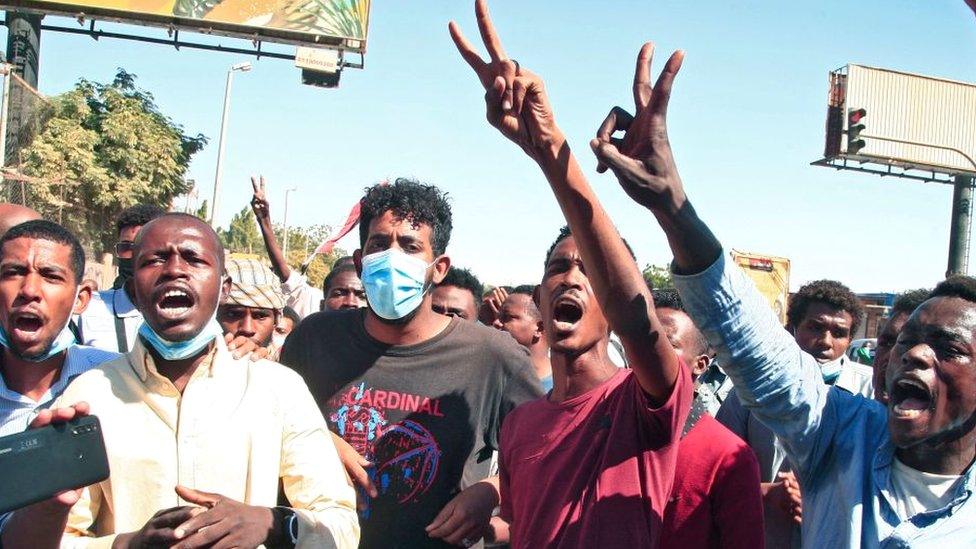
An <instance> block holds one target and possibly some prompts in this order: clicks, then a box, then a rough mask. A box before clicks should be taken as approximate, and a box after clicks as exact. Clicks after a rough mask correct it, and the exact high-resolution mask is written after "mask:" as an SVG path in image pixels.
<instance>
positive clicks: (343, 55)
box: [0, 14, 366, 69]
mask: <svg viewBox="0 0 976 549" xmlns="http://www.w3.org/2000/svg"><path fill="white" fill-rule="evenodd" d="M49 15H57V16H58V17H61V16H62V15H60V14H49ZM77 20H78V23H79V28H74V27H67V26H60V25H45V24H41V30H42V31H53V32H63V33H66V34H76V35H81V36H89V37H91V38H92V39H93V40H96V41H97V40H99V39H101V38H112V39H117V40H131V41H135V42H145V43H148V44H158V45H162V46H172V47H173V48H174V49H176V50H179V49H180V48H187V49H198V50H207V51H219V52H224V53H233V54H240V55H253V56H255V57H256V58H257V59H260V58H262V57H267V58H269V59H285V60H289V61H294V60H295V54H293V53H283V52H278V51H273V50H266V49H264V42H263V41H262V40H260V39H258V38H253V39H252V40H251V43H252V44H253V46H254V47H253V49H247V48H239V47H234V46H224V45H221V44H204V43H202V42H187V41H185V40H181V39H180V29H178V28H171V29H166V30H167V35H168V38H158V37H153V36H144V35H139V34H129V33H124V32H114V31H107V30H103V29H98V28H96V24H97V23H98V22H99V21H98V20H96V19H89V20H87V21H86V20H85V18H84V17H78V18H77ZM111 22H113V23H122V24H131V22H130V21H111ZM86 23H87V25H86ZM0 25H2V26H8V25H7V19H6V17H4V18H3V19H2V20H0ZM145 26H146V27H148V28H154V29H157V28H158V29H161V30H162V28H161V27H153V26H150V25H145ZM191 32H194V33H196V34H207V33H203V32H200V31H199V29H196V30H193V31H191ZM221 36H224V35H221ZM224 37H226V38H231V39H240V40H244V39H245V38H242V37H239V36H224ZM273 43H274V44H278V43H277V42H273ZM306 47H308V46H306ZM339 53H340V65H341V67H342V68H348V69H363V68H365V67H366V56H365V55H364V54H363V53H360V52H357V51H349V50H342V49H340V50H339ZM349 54H353V55H356V56H358V59H356V58H354V59H353V60H350V59H349V57H348V56H349Z"/></svg>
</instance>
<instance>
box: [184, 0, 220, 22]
mask: <svg viewBox="0 0 976 549" xmlns="http://www.w3.org/2000/svg"><path fill="white" fill-rule="evenodd" d="M219 3H220V0H176V3H175V4H174V5H173V15H176V16H178V17H192V18H194V19H203V17H204V16H205V15H207V14H208V13H210V10H212V9H214V6H216V5H217V4H219Z"/></svg>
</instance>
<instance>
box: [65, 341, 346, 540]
mask: <svg viewBox="0 0 976 549" xmlns="http://www.w3.org/2000/svg"><path fill="white" fill-rule="evenodd" d="M214 347H215V348H214V350H213V351H212V352H211V354H210V357H209V359H208V360H207V361H206V362H205V363H204V364H202V365H201V366H200V367H198V368H197V370H196V371H195V372H194V373H193V375H192V377H191V378H190V381H189V382H188V383H187V385H186V387H185V389H184V391H183V394H182V395H180V393H179V392H178V391H177V390H176V387H175V386H174V385H173V384H172V383H171V382H170V381H169V380H168V379H167V378H166V377H164V376H162V375H160V374H159V372H157V370H156V367H155V365H154V363H153V359H152V356H151V355H150V354H149V353H148V352H147V351H146V347H145V344H144V342H143V341H142V340H141V338H140V339H139V341H138V342H137V343H136V345H135V348H134V349H133V350H132V351H131V352H130V353H129V354H127V355H123V356H122V357H120V358H119V359H116V360H113V361H110V362H107V363H104V364H102V365H101V366H99V367H97V368H95V369H94V370H91V371H88V372H86V373H85V374H82V375H81V376H79V377H78V378H77V379H75V380H74V382H73V383H72V384H71V385H70V386H69V387H68V388H67V390H65V392H64V394H63V395H62V396H61V398H60V399H59V401H58V404H57V405H60V406H66V405H70V404H73V403H75V402H78V401H86V402H88V403H89V404H90V405H91V413H92V414H94V415H96V416H98V418H99V420H100V421H101V425H102V431H103V435H104V437H105V446H106V448H107V451H108V459H109V466H110V469H111V476H110V477H109V479H108V480H105V481H103V482H100V483H98V484H95V485H92V486H89V487H88V488H85V490H84V492H83V494H82V498H81V500H80V501H79V502H78V503H77V504H75V506H74V507H72V509H71V513H70V516H69V518H68V527H67V529H66V531H65V536H64V538H63V541H62V547H90V548H95V547H110V546H111V544H112V540H113V539H114V537H115V534H119V533H125V532H132V531H136V530H138V529H140V528H142V526H143V525H144V524H145V523H146V522H147V521H148V520H149V519H150V518H151V517H152V516H153V514H155V513H156V512H157V511H159V510H162V509H167V508H170V507H174V506H178V505H186V504H187V503H186V502H185V501H183V500H181V499H180V498H179V497H178V496H177V495H176V492H175V491H174V488H175V486H176V485H178V484H179V485H183V486H187V487H190V488H195V489H197V490H203V491H206V492H214V493H218V494H221V495H224V496H226V497H229V498H231V499H234V500H237V501H241V502H244V503H247V504H249V505H256V506H263V507H274V506H275V505H276V504H277V496H278V479H279V478H280V479H281V481H282V483H283V486H284V490H285V495H286V496H287V497H288V501H289V502H290V503H291V507H292V508H293V509H295V512H296V514H297V515H298V547H316V548H318V547H339V548H344V547H349V548H353V547H356V546H357V545H358V543H359V521H358V517H357V516H356V494H355V491H354V490H353V488H352V485H351V484H350V482H349V479H348V477H347V476H346V473H345V471H344V469H343V467H342V464H341V463H340V461H339V456H338V454H337V453H336V449H335V446H334V445H333V443H332V438H331V437H330V435H329V431H328V429H327V427H326V424H325V421H324V419H323V418H322V414H321V413H320V412H319V409H318V407H317V406H316V404H315V401H314V400H313V398H312V395H311V394H310V393H309V391H308V388H307V387H306V385H305V382H304V381H303V380H302V379H301V377H300V376H298V374H296V373H295V372H293V371H291V370H289V369H288V368H285V367H284V366H281V365H280V364H277V363H274V362H270V361H266V360H262V361H258V362H251V361H250V360H248V359H246V358H245V359H241V360H235V359H234V358H233V356H231V354H230V353H229V352H228V350H227V347H226V346H225V345H224V342H223V341H222V340H221V339H220V338H217V340H216V345H215V346H214Z"/></svg>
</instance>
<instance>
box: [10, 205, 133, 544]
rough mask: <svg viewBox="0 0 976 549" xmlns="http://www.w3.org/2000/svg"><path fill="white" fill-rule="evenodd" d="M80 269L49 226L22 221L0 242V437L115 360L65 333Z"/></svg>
mask: <svg viewBox="0 0 976 549" xmlns="http://www.w3.org/2000/svg"><path fill="white" fill-rule="evenodd" d="M84 265H85V254H84V250H83V249H82V247H81V244H80V243H79V242H78V239H77V238H75V236H74V235H73V234H71V232H69V231H68V230H67V229H65V228H64V227H61V226H60V225H58V224H56V223H52V222H50V221H43V220H33V221H28V222H25V223H21V224H19V225H16V226H14V227H13V228H11V229H10V230H9V231H7V232H6V233H4V235H3V237H2V238H0V347H2V355H0V436H3V435H10V434H13V433H19V432H21V431H23V430H24V429H25V428H27V425H28V423H29V422H30V421H31V420H32V419H33V418H34V416H35V415H36V414H37V412H38V410H42V409H44V408H47V407H48V406H50V404H51V402H52V401H54V399H55V398H57V397H58V396H59V395H61V393H62V392H63V391H64V389H65V388H66V387H67V386H68V383H70V382H71V380H73V379H74V378H75V377H77V376H78V375H80V374H82V373H83V372H85V371H87V370H89V369H91V368H93V367H94V366H95V365H97V364H99V363H102V362H105V361H107V360H111V359H113V358H115V357H117V356H118V355H117V354H116V353H111V352H108V351H103V350H100V349H94V348H92V347H84V346H81V345H75V338H74V336H73V335H72V333H71V330H70V329H69V328H68V321H69V320H70V318H71V315H72V314H73V313H78V312H80V311H83V310H84V309H85V307H86V306H87V305H88V301H89V300H90V299H91V289H89V288H88V287H86V286H83V285H81V277H82V274H83V272H84ZM4 521H5V517H0V525H2V523H3V522H4Z"/></svg>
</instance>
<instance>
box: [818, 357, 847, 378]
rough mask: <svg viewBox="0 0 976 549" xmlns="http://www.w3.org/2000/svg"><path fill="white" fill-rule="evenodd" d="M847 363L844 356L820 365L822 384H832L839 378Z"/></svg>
mask: <svg viewBox="0 0 976 549" xmlns="http://www.w3.org/2000/svg"><path fill="white" fill-rule="evenodd" d="M846 361H847V357H846V356H845V355H840V356H839V357H837V358H835V359H834V360H831V361H830V362H824V363H823V364H821V365H820V375H822V376H823V380H824V383H828V384H833V383H834V382H835V381H837V378H838V377H840V372H841V370H843V369H844V364H845V363H846Z"/></svg>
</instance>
